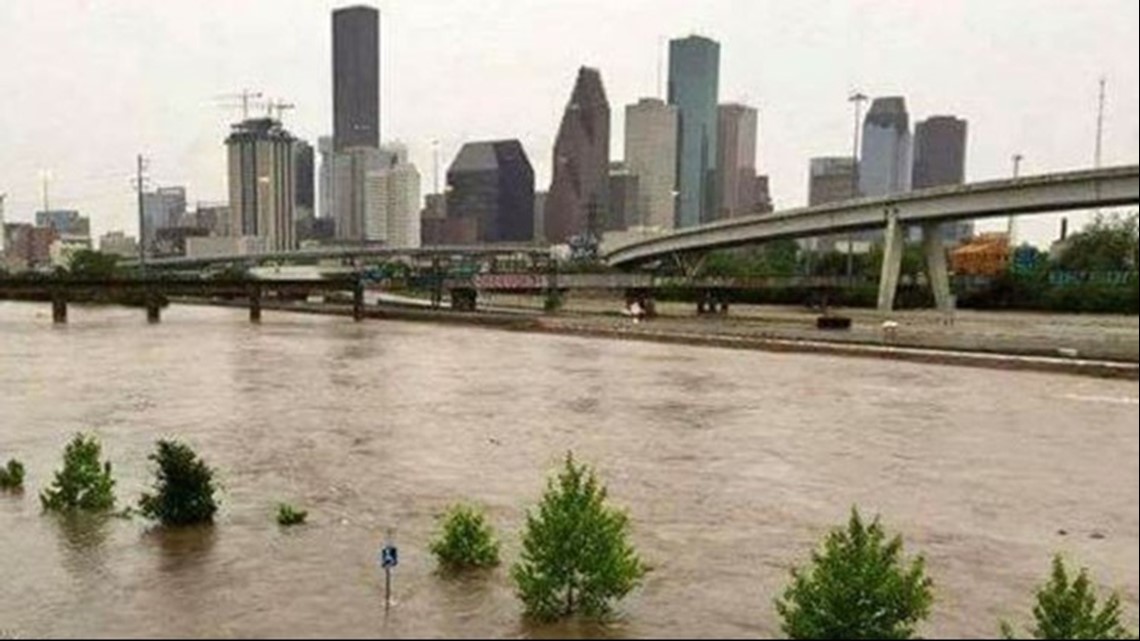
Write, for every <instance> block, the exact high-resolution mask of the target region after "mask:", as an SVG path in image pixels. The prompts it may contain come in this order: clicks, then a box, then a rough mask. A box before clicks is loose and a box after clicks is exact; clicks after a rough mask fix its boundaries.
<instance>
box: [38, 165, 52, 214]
mask: <svg viewBox="0 0 1140 641" xmlns="http://www.w3.org/2000/svg"><path fill="white" fill-rule="evenodd" d="M50 183H51V172H50V171H48V170H46V169H45V170H43V171H41V172H40V190H41V194H42V196H43V207H44V209H43V210H44V211H45V212H49V211H51V200H50V199H49V198H48V186H49V185H50Z"/></svg>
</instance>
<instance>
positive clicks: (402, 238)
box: [364, 157, 421, 249]
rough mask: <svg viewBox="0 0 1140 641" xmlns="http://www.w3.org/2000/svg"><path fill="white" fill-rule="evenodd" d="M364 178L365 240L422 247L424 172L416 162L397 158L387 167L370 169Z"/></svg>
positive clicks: (403, 247) (402, 247) (389, 245)
mask: <svg viewBox="0 0 1140 641" xmlns="http://www.w3.org/2000/svg"><path fill="white" fill-rule="evenodd" d="M391 158H393V159H395V158H397V157H391ZM364 181H365V198H366V201H367V202H366V203H365V208H364V209H365V212H366V213H367V218H366V219H365V221H364V236H365V240H366V241H369V242H382V243H384V245H385V246H388V247H396V248H400V249H415V248H417V247H419V246H420V244H421V243H420V172H419V171H418V170H417V169H416V167H415V165H412V164H410V163H407V162H399V161H398V160H396V162H395V164H393V165H392V166H390V167H388V168H387V169H381V170H379V171H373V172H369V173H368V174H367V175H366V176H365V178H364Z"/></svg>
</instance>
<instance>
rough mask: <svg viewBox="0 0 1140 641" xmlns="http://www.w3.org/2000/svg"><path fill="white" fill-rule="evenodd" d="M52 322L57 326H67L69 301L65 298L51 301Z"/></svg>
mask: <svg viewBox="0 0 1140 641" xmlns="http://www.w3.org/2000/svg"><path fill="white" fill-rule="evenodd" d="M51 322H53V323H55V324H56V325H66V324H67V299H66V298H64V297H63V296H55V297H53V298H52V299H51Z"/></svg>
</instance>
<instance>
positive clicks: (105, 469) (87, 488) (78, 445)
mask: <svg viewBox="0 0 1140 641" xmlns="http://www.w3.org/2000/svg"><path fill="white" fill-rule="evenodd" d="M102 451H103V448H102V446H101V445H100V444H99V440H98V439H96V438H95V437H94V436H88V435H84V434H76V435H75V438H73V439H72V440H71V442H70V443H68V445H67V448H66V449H65V450H64V452H63V469H62V470H60V471H58V472H56V473H55V480H54V481H53V482H52V484H51V487H49V488H48V489H46V490H44V491H43V492H42V493H41V494H40V502H41V503H42V504H43V507H44V509H45V510H48V511H52V512H66V511H70V510H84V511H89V512H101V511H105V510H110V509H111V508H113V507H114V506H115V479H114V478H113V477H112V475H111V464H110V463H108V462H101V461H100V460H99V459H100V458H101V456H102Z"/></svg>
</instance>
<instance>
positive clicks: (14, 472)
mask: <svg viewBox="0 0 1140 641" xmlns="http://www.w3.org/2000/svg"><path fill="white" fill-rule="evenodd" d="M22 489H24V464H23V463H21V462H19V461H17V460H16V459H12V460H10V461H8V465H7V466H5V467H0V490H7V491H10V492H16V491H19V490H22Z"/></svg>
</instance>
